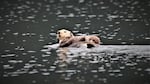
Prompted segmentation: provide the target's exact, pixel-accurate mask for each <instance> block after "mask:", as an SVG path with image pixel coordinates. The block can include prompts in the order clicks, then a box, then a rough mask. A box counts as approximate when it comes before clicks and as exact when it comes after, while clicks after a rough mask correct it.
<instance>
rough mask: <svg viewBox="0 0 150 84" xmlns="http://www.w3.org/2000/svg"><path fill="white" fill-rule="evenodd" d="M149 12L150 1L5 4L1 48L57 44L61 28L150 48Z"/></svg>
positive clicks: (0, 9) (6, 0) (11, 0)
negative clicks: (28, 44) (32, 44)
mask: <svg viewBox="0 0 150 84" xmlns="http://www.w3.org/2000/svg"><path fill="white" fill-rule="evenodd" d="M149 10H150V1H149V0H125V1H124V0H36V1H35V0H2V1H1V3H0V27H1V28H0V44H1V45H3V44H14V43H18V42H20V43H24V44H25V43H27V42H30V41H31V42H30V43H32V41H34V42H36V43H35V44H39V45H40V44H43V43H44V44H45V43H48V42H52V43H56V42H57V41H56V34H55V33H56V32H57V30H58V29H61V28H66V29H69V30H71V31H73V33H74V34H76V35H78V34H97V35H99V37H100V38H101V40H102V42H103V44H150V16H149V15H150V11H149ZM29 37H30V39H29ZM26 38H27V39H26ZM27 40H29V41H27ZM34 42H33V43H34Z"/></svg>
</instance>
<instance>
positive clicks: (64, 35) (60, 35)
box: [57, 29, 74, 43]
mask: <svg viewBox="0 0 150 84" xmlns="http://www.w3.org/2000/svg"><path fill="white" fill-rule="evenodd" d="M72 37H74V35H73V33H72V32H71V31H69V30H66V29H61V30H58V31H57V39H58V40H59V43H60V42H62V41H64V40H68V39H70V38H72Z"/></svg>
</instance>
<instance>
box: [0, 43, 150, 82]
mask: <svg viewBox="0 0 150 84" xmlns="http://www.w3.org/2000/svg"><path fill="white" fill-rule="evenodd" d="M45 46H49V48H43V49H41V50H40V51H39V52H36V51H27V52H26V54H25V55H21V56H18V54H15V53H8V54H2V55H1V58H2V61H1V64H3V70H2V74H3V76H2V77H3V78H2V81H3V82H4V83H9V81H6V80H10V81H13V80H17V81H15V82H14V84H19V83H20V81H22V78H26V79H29V80H26V81H28V82H24V83H23V84H26V83H37V84H40V83H41V82H43V83H46V84H49V83H52V82H53V83H54V84H61V83H67V84H70V83H71V84H83V83H84V84H87V83H88V84H93V83H94V84H99V83H102V84H114V83H117V84H119V83H123V84H126V83H130V84H131V83H136V84H141V83H143V84H148V83H149V78H150V64H149V62H150V46H144V45H143V46H142V45H139V46H138V45H125V46H123V45H101V46H99V47H97V48H92V49H86V48H58V49H50V46H54V45H45ZM36 53H38V55H37V54H36ZM27 58H28V59H27ZM12 77H13V78H14V79H12ZM32 77H34V78H32Z"/></svg>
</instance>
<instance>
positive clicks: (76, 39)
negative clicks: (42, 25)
mask: <svg viewBox="0 0 150 84" xmlns="http://www.w3.org/2000/svg"><path fill="white" fill-rule="evenodd" d="M57 39H58V40H59V46H60V47H69V46H71V47H80V46H81V45H86V46H87V48H91V47H95V46H98V45H99V44H100V38H99V37H97V36H95V35H87V36H74V35H73V33H72V32H71V31H69V30H66V29H61V30H59V31H58V32H57Z"/></svg>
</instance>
